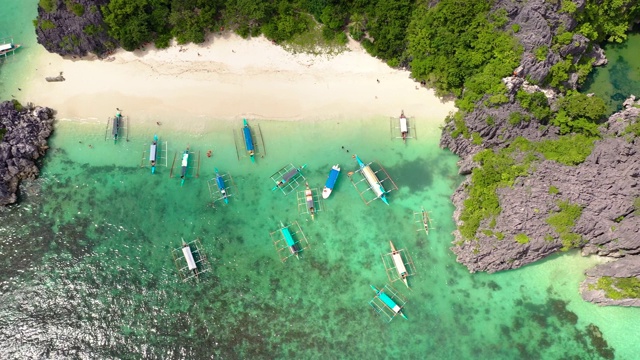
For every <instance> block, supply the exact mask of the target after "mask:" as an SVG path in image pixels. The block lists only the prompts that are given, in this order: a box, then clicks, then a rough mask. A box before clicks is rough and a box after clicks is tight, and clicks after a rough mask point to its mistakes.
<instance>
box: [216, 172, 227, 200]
mask: <svg viewBox="0 0 640 360" xmlns="http://www.w3.org/2000/svg"><path fill="white" fill-rule="evenodd" d="M215 171H216V185H218V190H219V191H220V195H222V198H223V199H224V203H225V204H228V203H229V198H228V196H227V187H226V186H225V184H224V179H223V178H222V175H220V172H219V171H218V168H215Z"/></svg>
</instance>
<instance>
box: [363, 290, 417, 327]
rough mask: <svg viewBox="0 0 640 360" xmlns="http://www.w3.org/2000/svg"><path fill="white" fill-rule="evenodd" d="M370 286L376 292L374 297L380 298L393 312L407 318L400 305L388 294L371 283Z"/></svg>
mask: <svg viewBox="0 0 640 360" xmlns="http://www.w3.org/2000/svg"><path fill="white" fill-rule="evenodd" d="M371 288H372V289H373V291H375V292H376V298H378V299H380V300H381V301H382V302H383V303H384V305H386V306H387V307H388V308H389V309H390V310H391V311H392V312H393V313H394V314H396V315H397V314H400V316H402V317H403V318H405V319H406V320H409V319H408V318H407V316H406V315H405V314H404V313H403V312H402V306H400V305H398V304H397V303H396V302H395V301H394V300H393V299H392V298H391V297H390V296H389V295H387V294H385V292H384V289H381V290H378V289H377V288H376V287H375V286H373V285H371Z"/></svg>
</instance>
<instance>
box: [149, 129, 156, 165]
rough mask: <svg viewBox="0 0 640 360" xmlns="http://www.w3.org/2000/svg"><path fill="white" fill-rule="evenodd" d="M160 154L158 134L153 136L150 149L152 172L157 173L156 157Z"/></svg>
mask: <svg viewBox="0 0 640 360" xmlns="http://www.w3.org/2000/svg"><path fill="white" fill-rule="evenodd" d="M157 155H158V135H154V136H153V142H152V143H151V147H150V149H149V161H150V162H151V173H152V174H155V173H156V157H157Z"/></svg>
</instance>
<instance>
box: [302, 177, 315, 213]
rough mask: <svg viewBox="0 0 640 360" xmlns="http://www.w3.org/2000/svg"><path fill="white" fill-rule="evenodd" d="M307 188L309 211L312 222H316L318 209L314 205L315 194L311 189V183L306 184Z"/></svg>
mask: <svg viewBox="0 0 640 360" xmlns="http://www.w3.org/2000/svg"><path fill="white" fill-rule="evenodd" d="M306 186H307V188H306V189H305V190H304V197H305V201H306V202H307V209H308V210H309V214H310V215H311V220H315V216H316V209H315V205H314V203H313V193H312V192H311V189H310V188H309V183H306Z"/></svg>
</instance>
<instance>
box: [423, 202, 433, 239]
mask: <svg viewBox="0 0 640 360" xmlns="http://www.w3.org/2000/svg"><path fill="white" fill-rule="evenodd" d="M430 222H431V219H429V213H427V211H426V210H425V209H424V208H422V226H424V231H426V232H427V235H428V234H429V223H430Z"/></svg>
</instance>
